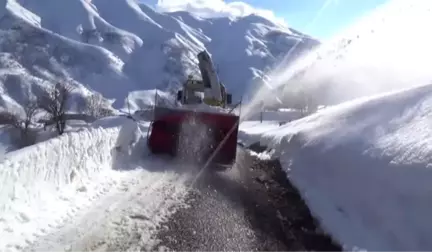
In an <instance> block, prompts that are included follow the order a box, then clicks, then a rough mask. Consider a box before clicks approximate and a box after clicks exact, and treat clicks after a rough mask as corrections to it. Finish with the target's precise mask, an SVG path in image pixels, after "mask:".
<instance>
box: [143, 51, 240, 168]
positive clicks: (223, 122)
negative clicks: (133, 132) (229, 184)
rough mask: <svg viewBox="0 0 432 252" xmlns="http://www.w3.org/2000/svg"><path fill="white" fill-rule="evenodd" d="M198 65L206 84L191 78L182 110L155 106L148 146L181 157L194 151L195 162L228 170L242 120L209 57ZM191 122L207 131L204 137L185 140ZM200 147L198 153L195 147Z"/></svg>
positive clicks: (180, 98) (183, 92) (181, 98)
mask: <svg viewBox="0 0 432 252" xmlns="http://www.w3.org/2000/svg"><path fill="white" fill-rule="evenodd" d="M198 61H199V69H200V72H201V77H202V80H194V79H193V78H191V77H190V78H189V79H188V80H187V81H186V82H185V83H184V84H183V87H182V89H181V90H179V91H178V93H177V101H178V102H179V103H180V106H179V107H177V108H169V107H162V106H156V105H155V107H154V118H153V121H152V123H151V127H150V129H149V136H148V141H147V143H148V147H149V149H150V151H151V152H152V153H154V154H170V155H172V156H176V157H178V156H179V155H183V154H184V153H185V150H186V151H187V150H189V149H190V150H191V151H190V152H192V155H195V156H194V157H193V160H194V161H197V162H198V163H208V162H209V160H210V161H211V162H210V164H211V167H212V168H213V169H225V168H226V167H229V166H231V165H232V164H233V163H234V162H235V159H236V151H237V135H238V124H239V116H238V115H235V114H234V113H232V109H231V110H229V108H228V107H227V106H228V105H230V104H231V102H232V96H231V94H228V93H227V92H226V88H225V86H224V85H223V84H222V83H221V82H220V81H219V78H218V76H217V74H216V71H215V69H214V65H213V63H212V61H211V58H210V56H209V54H208V53H207V52H206V51H202V52H200V53H199V54H198ZM197 92H198V93H201V94H202V96H201V97H200V96H199V95H197V94H196V93H197ZM155 104H156V101H155ZM191 121H193V122H194V125H199V126H202V127H201V128H204V129H205V132H204V133H205V135H204V136H203V135H202V134H201V135H200V134H194V132H192V134H190V135H188V136H186V137H185V136H184V133H183V131H184V130H183V129H184V127H185V125H188V123H189V122H191ZM192 130H194V129H192ZM184 139H186V140H187V141H186V142H187V143H184V141H183V140H184ZM203 142H204V144H203ZM200 143H201V145H200V147H199V149H198V150H194V148H192V147H194V146H191V145H195V144H198V145H199V144H200ZM199 157H202V158H199Z"/></svg>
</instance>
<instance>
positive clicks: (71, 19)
mask: <svg viewBox="0 0 432 252" xmlns="http://www.w3.org/2000/svg"><path fill="white" fill-rule="evenodd" d="M0 9H1V12H0V16H1V18H0V32H1V36H0V38H1V39H0V48H1V50H0V51H1V53H0V66H1V71H0V81H1V83H2V85H1V86H0V88H1V92H0V93H1V95H0V106H1V107H14V106H18V105H19V104H20V103H22V101H23V99H24V97H25V96H26V95H27V94H28V93H31V94H34V95H39V94H40V93H41V92H43V90H44V88H45V87H46V86H47V85H50V84H52V82H55V81H58V80H63V79H66V80H68V81H69V82H73V83H75V84H76V85H77V86H78V87H79V88H78V89H77V90H76V93H77V95H80V96H87V95H88V94H89V92H88V91H89V90H90V91H97V92H100V93H102V95H104V96H105V97H107V98H109V99H115V102H114V106H115V107H117V108H121V107H123V106H124V101H125V98H126V97H127V95H128V94H129V92H131V91H139V90H149V89H155V88H158V89H162V90H165V91H172V90H173V89H175V88H176V87H177V86H178V84H179V83H180V82H182V81H183V80H184V79H185V78H186V76H187V75H188V74H197V73H198V68H197V65H196V64H197V59H196V54H197V53H198V52H199V51H200V50H204V49H207V50H208V51H209V52H210V53H211V55H212V57H213V60H214V62H215V64H216V65H217V67H218V71H219V74H220V78H221V80H222V81H223V82H224V83H225V84H226V85H227V86H228V88H229V89H230V91H231V92H232V93H233V94H234V99H239V98H240V96H241V95H242V94H243V93H244V92H245V91H246V90H247V88H248V87H249V85H250V84H251V83H252V82H253V81H256V80H259V79H260V78H262V76H263V75H265V72H266V71H267V70H268V69H269V68H270V67H272V66H273V65H274V64H275V63H276V62H277V61H278V60H279V59H280V58H281V57H282V56H283V55H284V54H285V53H287V52H288V51H289V49H291V48H292V47H293V45H294V44H296V43H297V42H299V43H298V46H297V47H296V50H294V51H295V53H294V55H299V54H300V53H301V52H304V51H305V50H306V49H308V48H310V47H312V46H315V45H317V44H318V42H317V41H316V40H314V39H312V38H310V37H308V36H306V35H304V34H301V33H299V32H297V31H295V30H291V29H289V28H285V27H283V26H280V25H277V24H274V23H272V22H271V21H269V20H267V19H265V18H263V17H261V16H258V15H249V16H246V17H239V18H236V19H233V18H210V19H202V18H198V17H195V16H193V15H192V14H190V13H188V12H174V13H160V12H157V11H155V10H154V9H152V8H151V7H149V6H148V5H145V4H142V3H138V2H136V1H134V0H113V1H105V0H92V1H84V0H70V1H57V0H46V1H43V2H41V1H39V0H2V1H0ZM294 55H293V58H294ZM131 97H132V98H134V99H138V100H140V96H136V95H132V96H131ZM146 99H148V97H144V98H143V100H146ZM132 102H133V103H134V104H140V103H142V101H132Z"/></svg>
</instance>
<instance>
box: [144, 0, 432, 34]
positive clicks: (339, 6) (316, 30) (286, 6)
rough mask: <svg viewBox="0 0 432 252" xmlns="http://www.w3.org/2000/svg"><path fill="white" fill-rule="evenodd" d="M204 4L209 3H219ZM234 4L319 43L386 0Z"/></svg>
mask: <svg viewBox="0 0 432 252" xmlns="http://www.w3.org/2000/svg"><path fill="white" fill-rule="evenodd" d="M141 1H143V2H146V3H149V4H151V5H155V4H156V3H157V0H141ZM164 1H169V2H172V3H180V2H183V1H185V2H189V1H199V2H201V1H203V0H164ZM204 1H205V2H213V1H220V0H204ZM238 1H242V2H245V3H247V4H249V5H251V6H253V7H256V8H260V9H268V10H271V11H273V12H274V13H275V15H276V16H278V17H282V18H284V19H285V20H286V22H287V23H288V25H289V26H290V27H292V28H294V29H297V30H299V31H300V32H303V33H306V34H309V35H311V36H314V37H316V38H318V39H320V40H325V39H328V38H330V37H332V36H333V35H335V34H337V33H338V32H339V31H341V30H342V29H344V28H345V27H347V26H348V25H350V24H351V23H353V22H355V21H356V20H357V19H358V18H360V17H361V16H363V15H364V14H365V13H367V12H369V11H371V10H373V9H374V8H375V7H377V6H379V5H381V4H383V3H385V2H387V1H389V0H225V2H228V3H229V2H238ZM327 1H330V2H331V4H329V5H328V6H327V8H325V10H323V11H322V13H321V15H320V16H319V17H317V19H316V21H315V22H314V23H311V22H312V20H313V19H314V18H316V16H317V13H318V12H319V10H320V9H322V7H323V5H324V3H326V2H327ZM407 1H409V0H407ZM427 1H432V0H427Z"/></svg>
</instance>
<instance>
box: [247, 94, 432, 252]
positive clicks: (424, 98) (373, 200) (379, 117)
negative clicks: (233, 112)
mask: <svg viewBox="0 0 432 252" xmlns="http://www.w3.org/2000/svg"><path fill="white" fill-rule="evenodd" d="M431 120H432V86H423V87H419V88H414V89H411V90H403V91H401V92H397V93H388V94H385V95H380V96H376V97H371V98H363V99H360V100H354V101H351V102H347V103H344V104H340V105H338V106H334V107H328V108H326V109H323V110H321V111H318V112H317V113H316V114H313V115H310V116H308V117H305V118H302V119H299V120H296V121H293V122H291V123H288V124H286V125H282V126H278V125H277V124H275V123H262V124H261V123H259V122H243V123H242V124H241V129H240V132H241V134H240V137H241V138H243V139H244V140H245V141H247V142H248V143H252V142H260V143H261V145H263V146H267V147H268V149H269V151H268V153H270V154H272V157H279V158H280V160H281V162H282V164H283V166H284V169H285V171H286V173H287V175H288V176H289V178H290V179H291V181H292V182H293V183H294V184H295V185H296V186H297V187H298V188H299V190H300V192H301V194H302V195H303V197H304V198H305V200H306V201H307V203H308V205H309V207H310V208H311V210H312V212H313V213H314V215H315V216H316V217H317V218H318V219H319V220H320V222H321V224H322V226H323V228H324V229H325V230H326V231H328V232H329V233H330V234H331V235H332V236H333V237H334V238H335V239H336V240H338V241H339V242H340V243H342V244H343V245H344V246H345V248H346V249H367V250H430V249H431V248H432V241H431V240H430V234H431V233H432V218H431V217H430V212H431V209H432V201H431V197H430V195H431V192H432V183H431V181H432V170H431V167H432V165H431V164H432V145H431V144H430V142H431V140H432V128H431V126H430V125H431V122H432V121H431Z"/></svg>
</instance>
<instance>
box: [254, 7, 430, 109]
mask: <svg viewBox="0 0 432 252" xmlns="http://www.w3.org/2000/svg"><path fill="white" fill-rule="evenodd" d="M431 14H432V2H430V1H417V0H413V1H398V0H396V1H391V2H389V3H387V4H384V5H383V6H380V7H379V8H377V9H376V10H375V11H373V12H371V13H368V15H366V16H364V17H363V18H362V19H361V20H359V21H358V22H357V23H356V24H354V25H352V26H351V27H349V28H348V29H347V30H346V31H344V32H342V33H341V34H339V35H338V36H336V37H335V38H334V39H332V40H330V41H328V42H327V43H324V44H323V45H322V46H321V47H320V48H318V49H317V50H316V51H313V52H311V53H309V54H308V55H306V56H305V57H303V58H301V59H299V60H298V61H297V62H296V63H294V64H292V65H291V66H290V67H289V68H284V67H279V68H278V70H277V71H274V72H273V73H272V74H271V78H270V80H269V81H268V84H267V85H262V87H261V88H260V90H259V91H257V92H256V96H255V98H254V100H253V101H252V103H255V104H259V103H260V102H261V101H264V102H265V103H271V102H273V101H277V100H278V99H279V100H280V101H282V102H281V103H283V104H284V105H285V106H287V105H292V104H289V103H291V102H297V106H299V105H298V103H308V104H309V105H311V107H313V106H316V105H321V104H323V105H332V104H337V103H340V102H343V101H346V100H350V99H354V98H358V97H363V96H368V95H374V94H378V93H382V92H390V91H395V90H399V89H403V88H409V87H415V86H419V85H425V84H429V83H430V81H431V80H432V73H431V71H430V66H431V64H432V48H431V46H430V45H431V44H432V36H430V34H429V33H428V32H425V31H424V30H423V29H418V28H416V27H423V24H425V23H430V22H432V15H431ZM403 31H409V34H406V35H404V32H403ZM275 90H277V92H275ZM275 93H278V99H274V97H272V98H271V99H270V96H271V95H273V96H274V94H275ZM297 98H302V99H297ZM285 103H286V104H285Z"/></svg>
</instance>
